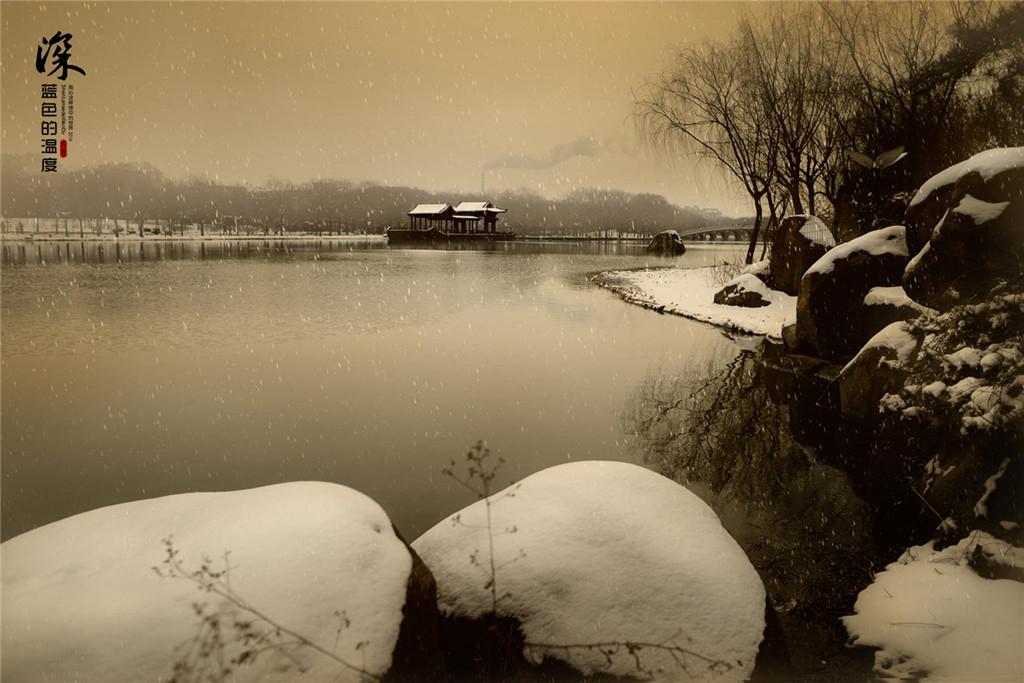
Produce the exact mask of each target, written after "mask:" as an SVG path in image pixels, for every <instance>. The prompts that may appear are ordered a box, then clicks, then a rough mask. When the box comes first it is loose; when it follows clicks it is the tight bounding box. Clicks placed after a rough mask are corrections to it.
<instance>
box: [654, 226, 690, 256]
mask: <svg viewBox="0 0 1024 683" xmlns="http://www.w3.org/2000/svg"><path fill="white" fill-rule="evenodd" d="M647 251H648V252H650V253H652V254H662V255H664V256H679V255H680V254H684V253H686V245H685V244H683V238H681V237H680V236H679V233H678V232H676V231H675V230H665V231H663V232H659V233H658V234H657V235H655V236H654V237H652V238H651V241H650V242H648V243H647Z"/></svg>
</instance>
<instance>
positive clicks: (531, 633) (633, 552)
mask: <svg viewBox="0 0 1024 683" xmlns="http://www.w3.org/2000/svg"><path fill="white" fill-rule="evenodd" d="M487 514H488V507H487V505H486V504H485V503H484V501H479V502H477V503H474V504H473V505H471V506H469V507H467V508H465V509H463V510H461V511H460V512H459V513H457V514H456V515H453V516H452V517H451V518H449V519H446V520H444V521H442V522H441V523H439V524H438V525H436V526H435V527H434V528H432V529H430V530H429V531H427V532H426V533H425V534H424V535H423V536H421V537H420V538H419V539H417V540H416V541H415V542H414V543H413V544H412V545H413V548H414V549H415V550H416V552H417V553H418V554H419V555H420V556H421V557H422V558H423V560H424V562H425V563H426V564H427V566H429V567H430V569H431V571H432V572H433V573H434V576H435V577H436V578H437V585H438V602H439V605H440V607H441V610H442V612H444V613H446V614H450V615H456V616H462V617H470V618H478V617H483V616H485V615H487V614H488V613H490V612H491V609H492V594H491V590H490V583H489V581H490V580H491V576H490V573H489V570H487V567H488V566H489V562H490V551H489V547H490V542H491V541H493V548H494V558H493V559H494V565H495V567H496V570H495V574H494V577H493V578H494V581H495V583H494V588H495V591H496V594H497V595H498V596H500V597H499V598H498V601H497V614H498V615H499V616H502V617H514V618H515V619H517V620H518V621H519V623H520V624H521V627H522V631H523V635H524V637H525V641H526V646H525V656H526V657H527V658H528V659H530V660H532V661H538V662H539V661H541V660H542V659H544V658H556V659H559V660H562V661H564V662H566V663H568V664H569V665H570V666H572V667H573V668H575V669H577V670H579V671H581V672H583V673H584V674H586V675H596V674H608V675H611V676H631V675H632V676H635V675H638V674H640V673H641V671H639V670H638V668H637V661H638V660H637V659H636V658H635V657H634V656H633V654H631V651H630V650H631V647H630V646H629V645H627V644H634V645H637V647H636V648H632V649H633V652H635V653H636V654H637V655H638V656H639V658H640V661H642V662H643V666H644V667H645V668H646V669H648V670H649V671H651V672H654V673H656V674H657V675H658V676H659V677H660V676H664V677H667V678H668V679H670V680H685V679H688V678H689V679H693V680H702V681H703V680H742V679H745V678H747V677H748V676H749V675H750V672H751V671H752V669H753V665H754V659H755V657H756V655H757V651H758V646H759V643H760V642H761V638H762V633H763V630H764V625H765V622H764V609H765V604H764V600H765V591H764V587H763V585H762V584H761V580H760V578H759V577H758V575H757V572H756V571H755V570H754V568H753V567H752V566H751V564H750V562H749V560H747V558H746V556H745V555H744V554H743V551H742V550H741V549H740V547H739V546H738V545H737V544H736V542H735V541H734V540H733V539H732V537H731V536H730V535H729V534H728V533H727V532H726V531H725V530H724V529H723V528H722V525H721V523H720V522H719V520H718V518H717V517H716V516H715V513H714V512H713V511H712V510H711V509H710V508H709V507H708V506H707V505H706V504H705V503H704V502H703V501H701V500H700V498H698V497H697V496H696V495H694V494H693V493H691V492H690V491H688V490H687V489H686V488H684V487H682V486H680V485H678V484H676V483H675V482H673V481H671V480H669V479H666V478H665V477H662V476H661V475H659V474H656V473H654V472H652V471H650V470H647V469H645V468H643V467H639V466H636V465H631V464H627V463H620V462H589V461H583V462H573V463H567V464H565V465H559V466H556V467H552V468H549V469H546V470H543V471H541V472H538V473H536V474H534V475H531V476H530V477H527V478H526V479H524V480H523V481H521V482H520V483H519V484H517V485H514V486H512V487H510V488H508V489H506V490H504V491H502V492H500V493H497V494H494V495H493V496H491V498H490V531H488V517H487ZM471 557H472V558H475V560H473V561H471V560H470V558H471ZM611 643H618V644H619V645H618V647H614V646H611V645H608V644H611ZM597 644H606V645H605V647H603V648H596V647H587V646H588V645H597ZM565 646H568V647H565ZM613 650H614V653H613V654H607V655H606V654H605V653H606V652H609V653H611V652H612V651H613Z"/></svg>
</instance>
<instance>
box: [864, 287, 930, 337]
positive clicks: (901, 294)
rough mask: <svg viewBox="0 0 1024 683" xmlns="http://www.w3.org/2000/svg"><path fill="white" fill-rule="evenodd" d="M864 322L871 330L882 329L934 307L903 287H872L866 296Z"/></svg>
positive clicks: (910, 318)
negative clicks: (926, 304) (918, 299)
mask: <svg viewBox="0 0 1024 683" xmlns="http://www.w3.org/2000/svg"><path fill="white" fill-rule="evenodd" d="M863 311H864V324H865V327H867V329H869V330H881V329H883V328H885V327H886V326H887V325H889V324H890V323H894V322H897V321H899V320H912V319H914V318H916V317H917V316H919V315H922V314H924V313H933V312H935V311H934V309H931V308H928V307H927V306H922V305H921V304H919V303H917V302H916V301H914V300H913V299H911V298H910V297H909V296H907V293H906V292H905V291H904V290H903V287H900V286H898V285H897V286H895V287H872V288H871V289H870V290H868V293H867V294H866V295H865V296H864V308H863Z"/></svg>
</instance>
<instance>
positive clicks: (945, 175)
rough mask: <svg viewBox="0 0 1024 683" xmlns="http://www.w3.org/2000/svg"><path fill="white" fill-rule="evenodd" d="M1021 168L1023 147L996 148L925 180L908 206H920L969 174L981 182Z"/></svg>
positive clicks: (1022, 164)
mask: <svg viewBox="0 0 1024 683" xmlns="http://www.w3.org/2000/svg"><path fill="white" fill-rule="evenodd" d="M1021 167H1024V147H1008V148H997V149H989V150H986V151H984V152H980V153H978V154H975V155H974V156H972V157H971V158H970V159H967V160H966V161H961V162H960V163H959V164H954V165H953V166H950V167H949V168H947V169H945V170H943V171H941V172H939V173H936V174H935V175H933V176H932V177H931V178H929V179H928V180H926V181H925V182H924V184H923V185H921V188H920V189H919V190H918V191H917V194H915V195H914V197H913V199H911V200H910V206H916V205H918V204H921V203H922V202H924V201H925V200H926V199H928V198H929V197H930V196H931V195H932V194H933V193H934V192H935V191H936V190H939V189H940V188H943V187H947V186H950V185H953V184H954V183H956V181H957V180H959V179H960V178H962V177H964V176H965V175H967V174H969V173H977V174H978V175H980V176H981V178H982V180H990V179H992V178H993V177H995V176H997V175H999V174H1001V173H1005V172H1006V171H1010V170H1013V169H1015V168H1021Z"/></svg>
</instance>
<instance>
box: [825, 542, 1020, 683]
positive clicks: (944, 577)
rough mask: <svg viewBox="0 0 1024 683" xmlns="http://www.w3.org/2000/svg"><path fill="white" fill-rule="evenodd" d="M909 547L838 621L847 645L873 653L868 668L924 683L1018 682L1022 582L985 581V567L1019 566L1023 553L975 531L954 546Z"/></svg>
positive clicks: (877, 576) (876, 576)
mask: <svg viewBox="0 0 1024 683" xmlns="http://www.w3.org/2000/svg"><path fill="white" fill-rule="evenodd" d="M933 545H934V544H933V543H928V544H925V545H921V546H916V547H913V548H909V549H908V550H907V551H906V552H904V553H903V555H902V556H901V557H900V558H899V560H897V561H896V562H894V563H892V564H890V565H889V566H888V567H886V569H885V571H883V572H880V573H878V574H876V575H875V580H874V582H873V583H872V584H871V585H870V586H868V587H867V588H865V589H864V590H863V591H861V593H860V595H859V596H858V598H857V602H856V604H855V605H854V611H855V612H856V613H855V614H854V615H852V616H847V617H844V618H843V623H844V625H845V626H846V629H847V631H848V632H849V633H850V636H851V639H852V642H853V644H854V645H862V646H868V647H874V648H878V650H879V651H878V652H877V653H875V670H876V671H877V672H878V673H880V674H883V675H885V676H896V677H900V678H911V677H912V678H919V677H921V676H922V675H923V677H924V678H925V679H926V680H931V679H935V680H965V681H966V680H972V681H979V680H985V681H993V680H1007V681H1009V680H1020V679H1021V678H1024V650H1022V649H1021V646H1020V645H1021V643H1022V642H1024V621H1022V620H1021V614H1024V583H1021V582H1019V581H1012V580H1008V579H996V580H993V579H986V578H982V577H981V576H979V575H978V573H977V572H976V571H975V570H974V569H973V568H972V566H971V561H972V560H977V558H978V557H979V556H981V557H982V558H984V559H985V561H986V562H987V563H992V564H1001V565H1005V566H1009V567H1011V568H1016V569H1018V570H1019V569H1020V568H1022V567H1024V549H1022V548H1016V547H1013V546H1011V545H1009V544H1008V543H1005V542H1003V541H999V540H996V539H995V538H993V537H992V536H990V535H989V534H986V533H984V532H980V531H975V532H972V533H971V534H970V535H968V536H967V537H966V538H964V539H963V540H961V541H960V542H959V543H957V544H956V545H952V546H949V547H947V548H945V549H944V550H941V551H940V550H935V549H934V547H933Z"/></svg>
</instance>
